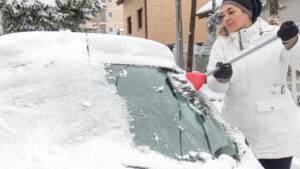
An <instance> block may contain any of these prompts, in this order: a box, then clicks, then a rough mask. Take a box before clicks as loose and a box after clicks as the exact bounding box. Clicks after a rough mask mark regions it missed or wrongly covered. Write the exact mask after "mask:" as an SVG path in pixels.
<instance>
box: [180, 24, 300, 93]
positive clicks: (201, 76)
mask: <svg viewBox="0 0 300 169" xmlns="http://www.w3.org/2000/svg"><path fill="white" fill-rule="evenodd" d="M296 25H297V26H298V27H299V26H300V23H297V24H296ZM277 39H279V37H278V36H277V35H273V36H271V37H270V38H268V39H267V40H265V41H262V42H261V43H259V44H258V45H256V46H254V47H253V48H250V49H248V50H245V51H244V52H242V53H241V54H239V55H238V56H236V57H234V58H233V59H231V60H229V61H228V62H227V63H230V64H232V63H234V62H236V61H238V60H241V59H242V58H244V57H246V56H248V55H249V54H250V53H252V52H254V51H256V50H259V49H260V48H262V47H264V46H266V45H268V44H269V43H271V42H273V41H275V40H277ZM217 69H218V68H215V69H214V70H212V71H210V72H208V73H206V74H205V73H201V72H190V73H186V74H185V76H186V78H187V79H188V80H189V81H190V82H191V83H192V84H193V86H194V88H195V89H196V90H197V91H198V90H199V89H200V88H201V87H202V85H203V83H205V80H206V79H207V77H209V76H211V75H213V74H214V72H215V71H216V70H217Z"/></svg>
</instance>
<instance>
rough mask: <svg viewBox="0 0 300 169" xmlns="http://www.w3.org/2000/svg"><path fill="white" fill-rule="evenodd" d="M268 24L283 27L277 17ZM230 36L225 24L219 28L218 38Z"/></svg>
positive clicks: (272, 18) (271, 18) (270, 18)
mask: <svg viewBox="0 0 300 169" xmlns="http://www.w3.org/2000/svg"><path fill="white" fill-rule="evenodd" d="M268 23H269V24H270V25H278V26H280V25H281V22H280V21H279V19H278V18H275V17H269V18H268ZM228 35H229V32H228V31H227V29H226V27H225V25H224V24H223V23H222V24H220V25H218V26H217V36H228Z"/></svg>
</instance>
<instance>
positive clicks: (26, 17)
mask: <svg viewBox="0 0 300 169" xmlns="http://www.w3.org/2000/svg"><path fill="white" fill-rule="evenodd" d="M49 1H53V3H52V4H51V3H44V2H42V1H41V0H4V1H1V2H0V9H1V10H2V12H3V18H2V19H3V28H4V32H5V33H12V32H21V31H36V30H40V31H51V30H54V31H56V30H60V29H69V30H71V31H82V28H81V27H80V25H81V24H85V22H86V21H89V20H91V19H93V17H95V16H96V15H97V13H98V12H99V11H100V10H102V9H103V8H104V7H105V6H104V4H103V3H102V2H101V1H100V0H55V1H54V0H49Z"/></svg>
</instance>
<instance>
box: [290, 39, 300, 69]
mask: <svg viewBox="0 0 300 169" xmlns="http://www.w3.org/2000/svg"><path fill="white" fill-rule="evenodd" d="M288 53H289V55H290V65H291V66H292V67H294V68H296V69H298V70H300V36H299V35H298V40H297V42H296V44H295V45H294V46H293V47H292V48H291V49H290V50H289V51H288Z"/></svg>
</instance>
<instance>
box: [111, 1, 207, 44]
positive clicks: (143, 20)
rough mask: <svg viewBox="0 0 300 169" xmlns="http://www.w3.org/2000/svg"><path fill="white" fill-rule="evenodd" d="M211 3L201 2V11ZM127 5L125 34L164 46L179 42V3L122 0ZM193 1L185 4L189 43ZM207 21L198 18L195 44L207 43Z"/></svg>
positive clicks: (184, 24)
mask: <svg viewBox="0 0 300 169" xmlns="http://www.w3.org/2000/svg"><path fill="white" fill-rule="evenodd" d="M207 1H208V0H197V9H198V8H200V7H201V6H203V5H204V4H205V3H206V2H207ZM117 4H118V5H123V23H124V34H125V35H129V36H136V37H142V38H147V39H151V40H154V41H158V42H161V43H163V44H166V45H168V44H174V43H175V42H176V6H175V0H118V1H117ZM190 10H191V0H184V1H182V31H183V42H184V43H187V42H188V32H189V24H190V15H191V12H190ZM205 24H206V22H205V20H199V19H196V27H195V43H203V42H205V41H206V28H205Z"/></svg>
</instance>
